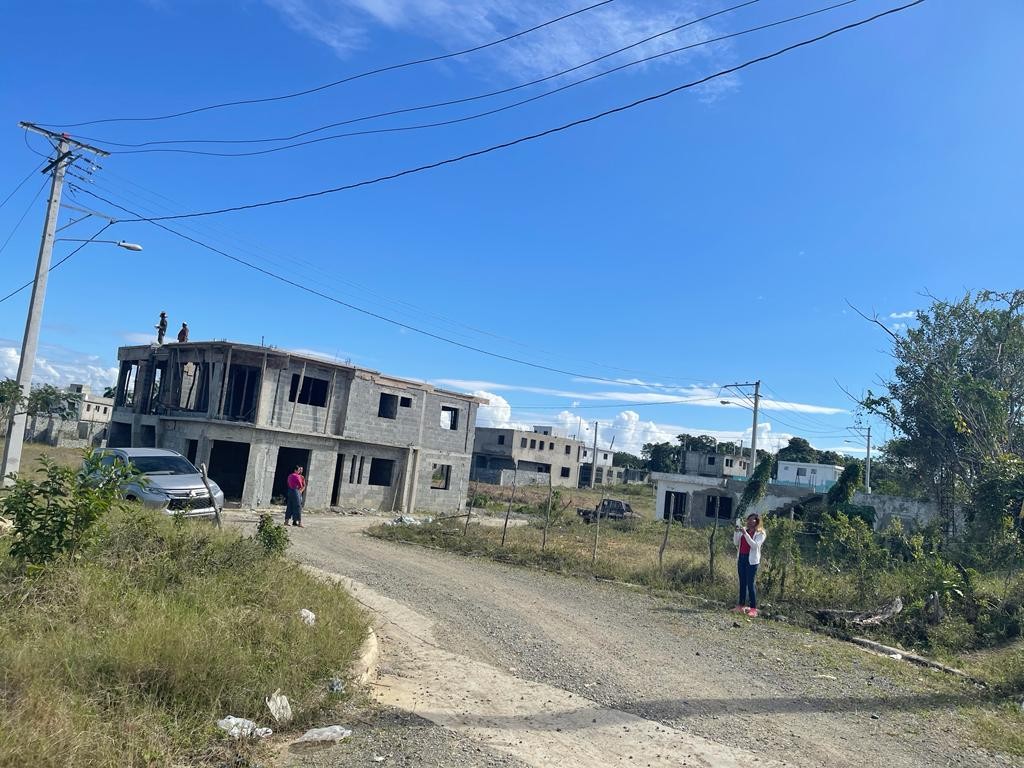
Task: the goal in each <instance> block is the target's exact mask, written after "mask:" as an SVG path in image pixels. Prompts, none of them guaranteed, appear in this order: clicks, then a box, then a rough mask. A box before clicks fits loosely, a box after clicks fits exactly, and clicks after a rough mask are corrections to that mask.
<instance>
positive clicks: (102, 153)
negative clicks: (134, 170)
mask: <svg viewBox="0 0 1024 768" xmlns="http://www.w3.org/2000/svg"><path fill="white" fill-rule="evenodd" d="M18 125H19V126H20V127H21V128H24V129H25V130H26V131H32V132H33V133H38V134H39V135H40V136H45V137H46V138H48V139H51V140H53V141H57V142H60V141H64V142H67V144H68V147H73V148H76V149H82V150H85V151H86V152H91V153H92V154H94V155H96V156H97V157H110V153H109V152H107V150H105V149H100V148H99V147H94V146H92V144H84V143H82V142H81V141H76V140H75V139H73V138H71V137H70V136H68V135H67V134H66V133H57V132H56V131H50V130H47V129H46V128H43V127H41V126H38V125H36V124H35V123H30V122H28V121H27V120H22V121H21V122H19V123H18ZM69 154H70V152H65V153H63V156H58V157H57V159H56V160H54V161H53V162H54V163H59V162H61V161H62V160H64V158H65V157H67V155H69ZM50 170H52V166H51V167H50V168H47V169H46V170H44V171H43V173H49V172H50Z"/></svg>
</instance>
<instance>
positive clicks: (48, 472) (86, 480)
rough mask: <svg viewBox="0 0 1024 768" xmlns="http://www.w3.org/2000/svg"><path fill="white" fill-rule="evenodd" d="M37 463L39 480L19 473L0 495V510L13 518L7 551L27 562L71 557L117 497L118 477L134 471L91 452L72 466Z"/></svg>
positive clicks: (130, 476)
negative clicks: (102, 461) (78, 466)
mask: <svg viewBox="0 0 1024 768" xmlns="http://www.w3.org/2000/svg"><path fill="white" fill-rule="evenodd" d="M40 463H41V465H42V466H41V467H40V469H39V470H37V472H36V474H38V475H40V476H41V477H40V479H39V480H33V479H32V478H31V476H25V475H24V474H22V475H19V476H18V477H17V478H16V479H15V482H14V485H13V487H12V488H11V489H10V491H8V493H7V494H6V495H5V496H4V497H3V499H0V514H3V515H4V516H6V517H9V518H10V519H11V521H12V523H13V532H12V536H11V546H10V553H11V555H12V556H13V557H14V558H15V559H16V560H18V561H19V562H21V563H23V564H29V565H33V566H38V565H42V564H44V563H48V562H51V561H52V560H56V559H57V558H59V557H61V556H62V555H64V554H68V555H69V556H71V557H74V556H75V555H76V554H77V552H78V550H79V549H80V548H81V547H82V546H83V545H84V544H86V543H87V541H88V538H89V536H90V535H91V534H92V533H93V527H94V526H95V524H96V522H97V521H98V520H99V519H100V517H101V516H102V515H103V514H104V513H105V512H107V511H108V510H110V509H111V508H112V507H115V506H117V505H118V504H119V503H120V492H119V490H118V489H119V486H120V485H121V483H123V482H125V481H127V480H130V479H133V478H136V476H137V475H136V473H135V472H134V470H132V469H130V468H128V467H125V466H124V465H123V464H116V465H114V466H112V467H103V466H102V465H101V464H100V456H99V454H96V453H89V454H88V455H87V456H86V458H85V462H84V464H83V466H82V468H81V469H78V470H75V469H72V468H70V467H64V466H59V465H58V464H55V463H54V462H53V461H51V460H50V459H48V458H45V457H43V458H42V459H40Z"/></svg>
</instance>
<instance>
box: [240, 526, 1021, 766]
mask: <svg viewBox="0 0 1024 768" xmlns="http://www.w3.org/2000/svg"><path fill="white" fill-rule="evenodd" d="M249 519H250V520H251V519H252V518H251V517H250V518H249ZM379 521H380V520H379V518H354V517H335V516H318V515H310V516H308V518H307V521H306V525H307V527H306V528H304V529H293V528H289V533H290V534H291V537H292V549H291V553H292V556H294V557H296V558H298V559H299V560H300V561H302V562H304V563H307V564H309V565H311V566H314V567H316V568H319V569H322V570H324V571H327V572H330V573H333V574H338V575H340V576H342V577H347V578H349V579H351V580H353V581H354V582H355V583H354V584H350V587H351V588H352V589H353V590H354V592H355V594H356V596H357V597H359V598H360V599H361V600H364V602H366V603H367V604H368V605H370V606H372V607H373V608H374V609H375V610H376V611H377V612H378V614H379V616H378V620H377V622H376V624H377V627H378V633H379V635H380V636H381V639H382V657H381V668H382V673H383V677H382V679H381V682H382V683H384V685H382V686H378V687H377V689H376V690H377V691H378V692H379V697H380V699H381V700H382V701H383V702H385V703H388V704H393V705H395V706H397V707H398V708H400V709H403V708H404V709H406V710H407V711H413V710H414V711H415V712H416V714H417V715H419V716H420V717H424V718H426V719H428V720H431V721H433V722H435V723H437V724H439V725H442V726H445V727H446V728H450V729H453V730H455V731H456V732H458V733H459V734H460V735H461V736H463V737H465V738H466V739H470V740H475V741H477V742H479V743H480V744H481V747H483V748H485V749H486V751H487V752H488V753H489V754H490V753H498V754H505V755H508V756H509V759H510V761H511V762H509V763H508V764H510V765H521V764H525V765H537V766H541V765H551V764H555V762H554V761H558V764H560V765H572V764H579V765H620V764H621V765H662V764H664V765H714V766H719V765H723V766H724V765H752V764H757V765H778V764H785V765H791V766H858V767H862V766H880V765H884V766H886V767H887V768H904V767H906V768H910V767H911V766H914V767H915V768H916V767H918V766H951V765H957V766H995V765H1011V764H1012V763H1011V761H1010V759H1009V758H1006V757H1003V756H999V755H992V754H990V753H988V752H985V751H982V750H980V749H978V748H977V747H974V746H971V745H970V743H969V742H968V741H967V739H966V736H965V733H966V723H965V721H964V719H963V718H962V716H960V715H958V714H957V713H956V711H955V708H956V707H957V706H958V704H961V703H964V702H966V701H967V700H968V698H969V697H970V696H971V691H970V690H969V689H968V688H967V687H966V686H964V685H963V684H961V683H959V682H958V681H956V680H953V679H951V678H950V677H948V676H944V675H942V674H941V673H938V672H932V671H929V670H922V669H918V668H916V667H911V666H909V665H907V664H905V663H902V662H896V661H892V660H889V659H885V658H879V657H876V656H872V655H869V654H866V653H864V652H863V651H860V650H858V649H855V648H853V647H852V646H849V645H847V644H844V643H839V642H836V641H833V640H831V639H828V638H826V637H823V636H820V635H815V634H810V633H806V632H803V631H799V630H796V629H793V628H790V627H788V626H786V625H782V624H779V623H776V622H768V621H763V620H758V621H751V620H748V619H746V618H740V619H737V618H736V617H735V616H734V615H733V614H730V613H726V612H724V611H721V610H714V609H707V608H704V607H701V606H699V605H695V604H693V603H691V602H689V601H687V600H686V599H685V598H678V599H671V600H670V599H662V598H658V597H652V596H649V595H646V594H644V593H642V592H640V591H635V590H632V589H629V588H626V587H622V586H616V585H609V584H601V583H597V582H590V581H585V580H581V579H574V578H566V577H561V576H557V575H554V574H549V573H545V572H541V571H535V570H531V569H524V568H514V567H511V566H504V565H501V564H498V563H494V562H490V561H485V560H476V559H474V558H467V557H461V556H458V555H453V554H449V553H444V552H440V551H434V550H427V549H423V548H419V547H412V546H407V545H399V544H392V543H388V542H383V541H379V540H376V539H373V538H371V537H369V536H366V535H364V534H363V533H362V530H363V529H364V528H365V527H367V526H368V525H370V524H372V523H376V522H379ZM736 624H738V625H739V626H735V625H736ZM573 755H575V756H578V758H579V759H578V760H574V759H570V757H571V756H573ZM633 758H635V759H633ZM755 758H756V762H755ZM445 764H447V763H445Z"/></svg>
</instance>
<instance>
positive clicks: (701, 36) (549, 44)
mask: <svg viewBox="0 0 1024 768" xmlns="http://www.w3.org/2000/svg"><path fill="white" fill-rule="evenodd" d="M265 2H266V3H267V4H268V5H269V6H271V7H272V8H274V9H275V10H277V11H278V12H279V13H280V14H281V16H282V17H283V18H284V20H285V22H286V23H287V24H288V25H289V26H290V27H291V28H292V29H294V30H295V31H296V32H298V33H300V34H304V35H307V36H309V37H311V38H313V39H314V40H316V41H318V42H320V43H322V44H324V45H327V46H329V47H330V48H331V49H332V50H334V51H335V52H336V53H337V54H338V55H339V56H341V57H347V56H350V55H352V54H353V53H355V52H356V51H358V50H360V49H362V48H364V47H366V46H367V45H368V42H369V33H370V30H371V29H372V28H373V27H383V28H385V29H387V30H390V31H397V32H406V33H410V34H415V35H418V36H420V37H425V38H428V39H430V40H431V41H434V42H436V43H437V44H438V46H439V47H440V48H441V50H450V49H459V48H464V47H472V46H474V45H480V44H482V43H486V42H490V41H491V40H496V39H499V38H501V37H503V36H505V35H508V34H510V33H512V32H515V31H519V30H522V29H527V28H529V27H532V26H534V25H537V24H539V23H542V22H544V21H547V20H548V19H551V18H554V17H555V16H558V15H560V14H561V13H568V12H570V11H572V10H576V9H578V8H579V7H580V5H579V4H572V3H571V2H569V0H557V2H551V1H550V0H265ZM696 8H697V4H696V3H687V4H683V5H682V6H681V7H680V6H676V7H675V8H674V9H672V10H665V9H664V7H663V6H661V7H659V5H658V4H655V3H652V2H648V1H647V0H632V2H629V1H626V2H620V3H616V4H614V5H606V6H603V7H601V8H597V9H594V10H592V11H587V12H586V13H582V14H580V15H578V16H573V17H572V18H569V19H566V20H564V21H561V22H558V23H556V24H553V25H551V26H549V27H545V28H544V29H541V30H538V31H537V32H534V33H530V34H528V35H524V36H523V37H520V38H516V39H514V40H511V41H509V42H507V43H503V44H501V45H498V46H495V47H493V48H488V49H486V50H485V51H483V52H481V54H479V55H482V56H486V57H488V58H489V59H490V60H491V61H492V62H494V63H495V64H496V65H497V66H498V67H499V68H500V69H503V70H505V71H506V72H509V73H512V74H515V75H517V76H519V75H524V74H526V75H547V74H550V73H551V72H553V71H558V70H561V69H567V68H569V67H572V66H576V65H577V64H580V63H582V62H584V61H588V60H590V59H593V58H596V57H597V56H600V55H603V54H605V53H607V52H609V51H612V50H616V49H619V48H622V47H624V46H626V45H630V44H632V43H635V42H637V41H638V40H641V39H644V38H646V37H649V36H651V35H653V34H657V33H659V32H662V31H664V30H666V29H670V28H672V27H674V26H677V25H679V24H681V23H684V22H685V21H688V20H690V19H692V18H695V17H697V16H699V15H700V14H699V13H698V12H696V10H695V9H696ZM710 37H714V33H713V32H712V31H711V28H710V27H709V26H708V25H707V24H706V23H705V22H701V23H699V24H694V25H692V26H689V27H686V28H685V29H682V30H679V31H678V32H675V33H673V34H670V35H666V36H664V37H661V38H658V39H656V40H653V41H651V42H649V43H645V44H644V45H641V46H638V47H637V48H634V49H631V50H630V51H628V52H626V53H624V54H623V58H622V60H621V61H620V60H619V59H610V60H608V61H607V62H605V64H608V63H614V64H619V63H624V62H625V61H627V60H631V59H636V58H641V57H644V56H648V55H651V54H653V53H659V52H662V51H666V50H669V49H672V48H678V47H681V46H683V45H688V44H690V43H694V42H698V41H701V40H705V39H708V38H710ZM723 50H728V45H727V44H726V43H713V44H711V45H708V46H706V47H702V48H697V49H694V50H693V51H692V52H690V53H684V54H679V55H676V56H670V57H665V59H663V60H659V61H666V60H669V59H671V61H672V63H677V62H678V61H679V60H681V57H682V56H703V57H712V56H715V55H717V54H718V53H719V52H721V51H723ZM627 56H628V57H630V58H629V59H627V58H625V57H627ZM471 57H472V58H471ZM466 61H469V62H471V63H474V64H478V63H479V58H477V57H476V56H473V55H470V56H468V57H467V58H466ZM642 66H643V65H642ZM724 80H725V79H723V83H716V84H715V87H714V88H713V89H705V91H704V92H703V96H704V98H714V97H715V96H717V95H720V94H721V93H722V92H723V91H725V90H730V89H732V88H734V87H735V81H732V82H724Z"/></svg>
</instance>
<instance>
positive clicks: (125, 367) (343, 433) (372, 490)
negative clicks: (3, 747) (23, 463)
mask: <svg viewBox="0 0 1024 768" xmlns="http://www.w3.org/2000/svg"><path fill="white" fill-rule="evenodd" d="M118 360H119V362H120V373H119V376H118V381H117V395H116V398H115V403H114V411H113V418H112V421H111V424H110V432H109V437H108V445H110V446H111V447H125V446H135V447H158V448H169V449H171V450H175V451H178V452H180V453H182V454H184V455H185V456H187V457H188V458H189V460H191V461H192V462H193V463H195V464H199V463H206V464H207V466H208V468H209V473H210V476H211V477H212V478H213V479H214V480H216V481H217V483H218V484H219V485H220V486H221V488H222V489H223V490H224V494H225V496H226V497H227V498H228V499H229V500H233V501H237V502H240V504H241V505H242V506H243V507H249V508H259V507H265V506H267V505H268V504H270V503H274V502H278V501H281V500H282V499H283V497H284V494H285V490H286V481H287V476H288V474H289V473H290V472H291V471H292V469H293V468H294V467H295V466H303V467H305V469H306V477H307V491H306V506H307V508H310V509H322V508H327V507H361V508H376V509H382V510H396V511H397V510H401V511H407V512H414V511H417V510H423V511H430V512H437V513H444V512H454V511H457V510H459V509H461V508H462V506H463V504H464V502H465V498H466V487H467V484H468V480H469V470H470V457H471V455H472V452H473V437H474V432H473V425H474V423H475V420H476V409H477V408H478V407H479V405H480V404H483V403H485V402H486V401H484V400H480V399H479V398H475V397H471V396H469V395H464V394H457V393H455V392H448V391H445V390H440V389H436V388H434V387H432V386H430V385H429V384H424V383H419V382H413V381H407V380H403V379H397V378H394V377H390V376H386V375H384V374H382V373H379V372H377V371H372V370H368V369H365V368H359V367H356V366H352V365H344V364H339V363H335V362H329V361H326V360H323V359H320V358H317V357H313V356H310V355H305V354H298V353H294V352H288V351H286V350H282V349H276V348H273V347H260V346H250V345H246V344H236V343H232V342H225V341H212V342H191V343H184V344H165V345H163V346H159V347H158V346H155V345H153V346H149V345H147V346H131V347H121V348H120V349H119V350H118Z"/></svg>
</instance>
